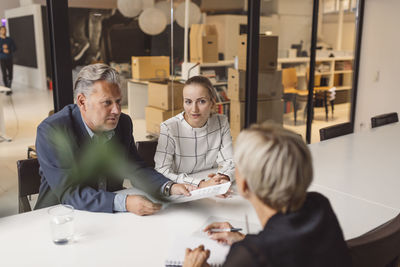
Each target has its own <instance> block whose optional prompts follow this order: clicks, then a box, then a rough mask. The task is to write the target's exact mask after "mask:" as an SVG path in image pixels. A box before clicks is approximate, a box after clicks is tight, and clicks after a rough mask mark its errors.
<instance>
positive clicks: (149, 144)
mask: <svg viewBox="0 0 400 267" xmlns="http://www.w3.org/2000/svg"><path fill="white" fill-rule="evenodd" d="M157 145H158V140H151V141H138V142H136V148H137V150H138V154H139V156H140V157H141V158H142V159H143V160H144V161H145V162H146V164H147V165H148V166H149V167H152V168H154V166H155V165H156V164H155V162H154V155H155V154H156V150H157Z"/></svg>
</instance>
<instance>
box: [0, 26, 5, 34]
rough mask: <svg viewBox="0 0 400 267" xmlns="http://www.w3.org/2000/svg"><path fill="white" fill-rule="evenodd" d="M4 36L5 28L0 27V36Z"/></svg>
mask: <svg viewBox="0 0 400 267" xmlns="http://www.w3.org/2000/svg"><path fill="white" fill-rule="evenodd" d="M5 34H6V28H4V27H2V28H0V35H5Z"/></svg>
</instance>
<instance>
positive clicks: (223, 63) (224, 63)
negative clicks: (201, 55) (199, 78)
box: [200, 60, 235, 67]
mask: <svg viewBox="0 0 400 267" xmlns="http://www.w3.org/2000/svg"><path fill="white" fill-rule="evenodd" d="M234 63H235V61H234V60H222V61H218V62H215V63H200V67H229V66H233V65H234Z"/></svg>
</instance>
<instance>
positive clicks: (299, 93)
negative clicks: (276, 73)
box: [282, 68, 308, 125]
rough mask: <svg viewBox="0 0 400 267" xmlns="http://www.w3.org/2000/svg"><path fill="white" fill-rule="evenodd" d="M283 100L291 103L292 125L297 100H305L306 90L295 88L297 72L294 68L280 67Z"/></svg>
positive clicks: (295, 117) (295, 120)
mask: <svg viewBox="0 0 400 267" xmlns="http://www.w3.org/2000/svg"><path fill="white" fill-rule="evenodd" d="M282 85H283V100H284V101H285V103H286V102H288V101H290V102H292V103H293V116H294V125H296V123H297V109H298V102H300V101H302V102H307V96H308V91H307V90H299V89H297V86H298V84H297V73H296V69H295V68H287V69H282Z"/></svg>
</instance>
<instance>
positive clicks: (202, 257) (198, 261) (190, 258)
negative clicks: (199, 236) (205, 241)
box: [183, 245, 210, 267]
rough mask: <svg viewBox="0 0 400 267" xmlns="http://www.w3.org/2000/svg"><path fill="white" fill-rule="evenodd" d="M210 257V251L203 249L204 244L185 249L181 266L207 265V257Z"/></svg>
mask: <svg viewBox="0 0 400 267" xmlns="http://www.w3.org/2000/svg"><path fill="white" fill-rule="evenodd" d="M209 257H210V251H209V250H208V249H207V250H204V246H203V245H200V246H199V247H197V248H195V249H194V250H191V249H190V248H187V249H186V253H185V261H184V262H183V267H208V266H210V265H208V263H207V259H208V258H209Z"/></svg>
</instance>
